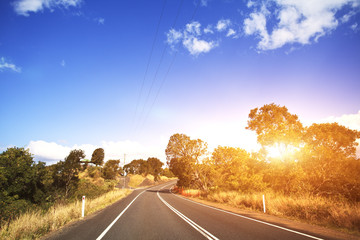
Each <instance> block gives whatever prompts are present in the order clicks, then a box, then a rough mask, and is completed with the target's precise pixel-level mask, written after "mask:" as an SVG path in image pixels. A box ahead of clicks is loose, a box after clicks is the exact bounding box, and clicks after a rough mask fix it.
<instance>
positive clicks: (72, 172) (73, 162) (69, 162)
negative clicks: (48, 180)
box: [53, 149, 85, 198]
mask: <svg viewBox="0 0 360 240" xmlns="http://www.w3.org/2000/svg"><path fill="white" fill-rule="evenodd" d="M84 157H85V153H84V151H83V150H76V149H75V150H72V151H71V152H70V153H69V155H68V156H67V157H66V158H65V161H60V162H58V163H57V164H55V166H54V172H53V179H54V182H53V185H54V187H55V188H57V189H60V190H62V191H63V192H64V197H65V198H66V197H68V195H69V194H70V192H71V191H72V192H73V191H75V190H76V187H77V184H78V181H79V176H78V174H79V171H80V169H81V164H80V159H82V158H84Z"/></svg>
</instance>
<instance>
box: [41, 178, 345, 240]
mask: <svg viewBox="0 0 360 240" xmlns="http://www.w3.org/2000/svg"><path fill="white" fill-rule="evenodd" d="M175 183H176V182H175V181H172V182H169V183H164V184H161V185H158V186H155V187H151V188H148V189H137V190H135V191H134V192H133V193H132V194H131V195H129V196H128V197H127V198H125V199H122V200H120V201H118V202H117V203H115V204H113V205H111V206H110V207H108V208H106V209H104V210H103V211H100V212H99V213H98V214H96V215H93V216H90V217H87V218H85V219H84V220H82V221H80V222H77V223H75V224H71V225H70V226H69V227H65V228H64V229H62V230H61V231H58V232H56V233H53V234H51V235H50V236H48V237H47V239H51V240H55V239H66V240H71V239H74V240H75V239H76V240H79V239H97V240H100V239H104V240H105V239H249V240H250V239H291V240H297V239H307V240H309V239H310V240H311V239H338V238H332V237H329V236H322V235H319V234H316V233H312V232H310V231H307V232H300V231H297V230H292V229H288V228H285V227H282V226H278V225H273V224H271V223H266V222H262V221H258V220H256V219H251V218H247V217H245V216H241V215H238V214H234V213H231V212H226V211H223V210H219V209H215V208H212V207H208V206H205V205H201V204H199V203H195V202H192V201H189V200H187V199H184V198H182V197H179V196H177V195H174V194H172V193H171V192H170V188H171V187H172V186H173V185H174V184H175Z"/></svg>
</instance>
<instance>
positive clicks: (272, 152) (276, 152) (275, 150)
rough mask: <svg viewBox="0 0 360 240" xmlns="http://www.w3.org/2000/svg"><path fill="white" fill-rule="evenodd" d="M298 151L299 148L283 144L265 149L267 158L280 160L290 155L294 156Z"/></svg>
mask: <svg viewBox="0 0 360 240" xmlns="http://www.w3.org/2000/svg"><path fill="white" fill-rule="evenodd" d="M298 150H299V148H297V147H294V146H292V145H288V146H285V144H279V143H276V144H274V145H273V146H271V147H267V148H266V151H267V156H268V157H270V158H276V159H281V160H284V159H286V158H288V157H290V156H291V155H293V154H295V153H296V152H297V151H298Z"/></svg>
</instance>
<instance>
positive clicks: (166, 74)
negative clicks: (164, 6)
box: [142, 0, 201, 126]
mask: <svg viewBox="0 0 360 240" xmlns="http://www.w3.org/2000/svg"><path fill="white" fill-rule="evenodd" d="M200 2H201V0H199V1H198V3H197V4H196V7H195V10H194V12H193V14H192V16H191V18H190V22H192V21H193V20H194V18H195V15H196V13H197V11H198V8H199V5H200ZM175 23H176V22H175ZM174 25H175V24H174ZM177 53H178V52H177V51H176V52H175V54H174V56H173V58H172V60H171V62H170V64H169V67H168V69H167V71H166V73H165V75H164V78H163V80H162V82H161V84H160V87H159V89H158V91H157V93H156V95H155V98H154V101H153V102H152V104H151V106H150V109H149V111H148V112H147V114H146V115H145V120H144V122H143V124H142V126H143V125H144V124H145V122H146V121H147V119H148V117H149V115H150V113H151V111H152V108H153V107H154V105H155V102H156V100H157V98H158V96H159V94H160V91H161V89H162V87H163V86H164V83H165V82H166V80H167V76H168V74H169V72H170V70H171V68H172V66H173V64H174V62H175V59H176V57H177Z"/></svg>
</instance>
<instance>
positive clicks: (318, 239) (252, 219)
mask: <svg viewBox="0 0 360 240" xmlns="http://www.w3.org/2000/svg"><path fill="white" fill-rule="evenodd" d="M171 189H172V188H171ZM171 193H172V192H171ZM172 194H173V193H172ZM173 195H174V196H176V197H178V198H181V199H184V200H187V201H189V202H192V203H196V204H198V205H201V206H204V207H207V208H211V209H214V210H217V211H220V212H224V213H227V214H231V215H234V216H237V217H241V218H245V219H248V220H251V221H254V222H258V223H262V224H265V225H268V226H271V227H275V228H279V229H282V230H285V231H288V232H292V233H296V234H299V235H302V236H305V237H308V238H313V239H316V240H324V239H322V238H318V237H315V236H311V235H308V234H305V233H302V232H298V231H295V230H291V229H288V228H284V227H280V226H277V225H274V224H271V223H267V222H263V221H260V220H257V219H254V218H250V217H246V216H243V215H240V214H236V213H233V212H229V211H226V210H222V209H219V208H215V207H211V206H208V205H205V204H202V203H198V202H195V201H192V200H190V199H187V198H184V197H181V196H178V195H176V194H173Z"/></svg>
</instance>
